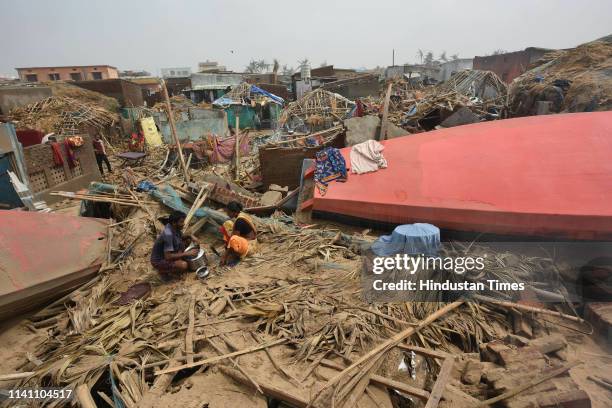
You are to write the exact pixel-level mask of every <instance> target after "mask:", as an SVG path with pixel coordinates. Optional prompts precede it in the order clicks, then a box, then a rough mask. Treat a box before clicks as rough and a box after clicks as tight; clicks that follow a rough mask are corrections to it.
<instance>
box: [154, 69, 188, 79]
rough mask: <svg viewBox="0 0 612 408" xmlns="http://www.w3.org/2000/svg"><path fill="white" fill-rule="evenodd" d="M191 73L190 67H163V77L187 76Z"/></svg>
mask: <svg viewBox="0 0 612 408" xmlns="http://www.w3.org/2000/svg"><path fill="white" fill-rule="evenodd" d="M190 75H191V68H190V67H179V68H162V69H161V76H162V77H163V78H186V77H188V76H190Z"/></svg>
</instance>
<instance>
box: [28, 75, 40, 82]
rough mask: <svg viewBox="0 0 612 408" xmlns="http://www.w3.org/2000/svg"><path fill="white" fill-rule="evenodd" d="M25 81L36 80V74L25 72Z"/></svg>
mask: <svg viewBox="0 0 612 408" xmlns="http://www.w3.org/2000/svg"><path fill="white" fill-rule="evenodd" d="M26 81H28V82H38V75H36V74H27V75H26Z"/></svg>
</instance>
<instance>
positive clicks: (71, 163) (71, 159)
mask: <svg viewBox="0 0 612 408" xmlns="http://www.w3.org/2000/svg"><path fill="white" fill-rule="evenodd" d="M64 149H66V158H67V159H68V167H70V168H71V169H72V168H74V167H76V160H77V158H76V155H75V154H74V150H72V146H71V145H70V141H68V139H65V140H64Z"/></svg>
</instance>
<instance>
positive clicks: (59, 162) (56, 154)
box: [51, 142, 64, 166]
mask: <svg viewBox="0 0 612 408" xmlns="http://www.w3.org/2000/svg"><path fill="white" fill-rule="evenodd" d="M51 151H52V152H53V163H55V165H56V166H63V165H64V158H63V157H62V151H61V150H60V145H59V143H57V142H53V143H51Z"/></svg>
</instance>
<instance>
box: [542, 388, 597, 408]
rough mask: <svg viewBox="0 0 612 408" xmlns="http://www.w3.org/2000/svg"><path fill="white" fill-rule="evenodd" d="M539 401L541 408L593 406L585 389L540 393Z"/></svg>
mask: <svg viewBox="0 0 612 408" xmlns="http://www.w3.org/2000/svg"><path fill="white" fill-rule="evenodd" d="M537 402H538V406H539V407H540V408H591V399H590V398H589V395H588V394H587V393H586V392H584V391H583V390H571V391H562V392H559V391H555V392H548V393H544V394H540V395H538V397H537Z"/></svg>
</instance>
